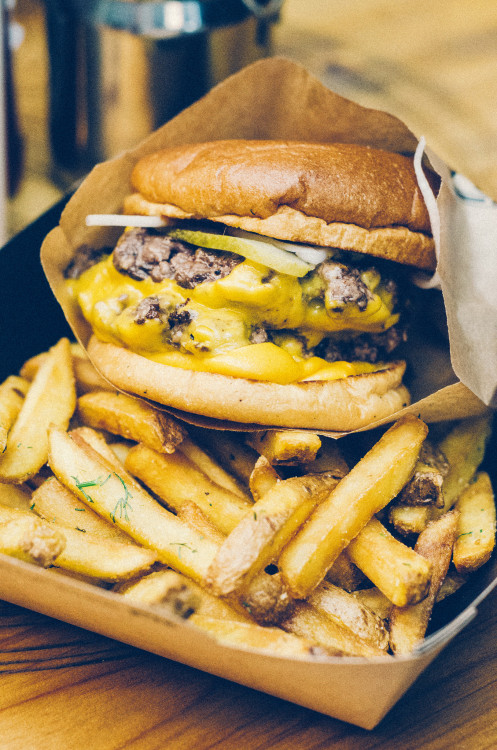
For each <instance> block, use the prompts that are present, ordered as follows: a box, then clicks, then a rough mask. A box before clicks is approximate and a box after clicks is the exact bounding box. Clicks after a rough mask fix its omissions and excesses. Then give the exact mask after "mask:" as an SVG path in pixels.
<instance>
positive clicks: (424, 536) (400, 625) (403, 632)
mask: <svg viewBox="0 0 497 750" xmlns="http://www.w3.org/2000/svg"><path fill="white" fill-rule="evenodd" d="M458 516H459V513H458V512H457V511H455V510H454V511H451V512H449V513H446V514H445V515H444V516H442V517H441V518H439V519H438V520H436V521H432V522H431V523H430V524H428V526H427V527H426V529H425V530H424V531H423V532H422V533H421V534H420V535H419V539H418V541H417V542H416V546H415V548H414V549H415V551H416V552H417V553H418V554H420V555H422V556H423V557H426V559H427V560H429V561H430V562H431V564H432V568H433V573H432V577H431V583H430V589H429V592H428V595H427V596H426V597H425V598H424V599H423V600H422V601H421V602H419V603H418V604H412V605H410V606H407V607H393V609H392V611H391V613H390V648H391V649H392V651H393V653H394V654H407V653H410V652H411V651H413V650H414V649H415V648H416V646H417V645H418V644H419V643H420V642H421V641H422V640H423V638H424V636H425V633H426V628H427V627H428V623H429V620H430V617H431V613H432V609H433V605H434V603H435V600H436V598H437V595H438V592H439V590H440V587H441V585H442V583H443V580H444V578H445V576H446V575H447V570H448V568H449V564H450V561H451V557H452V549H453V546H454V542H455V540H456V536H457V529H458V523H459V519H458Z"/></svg>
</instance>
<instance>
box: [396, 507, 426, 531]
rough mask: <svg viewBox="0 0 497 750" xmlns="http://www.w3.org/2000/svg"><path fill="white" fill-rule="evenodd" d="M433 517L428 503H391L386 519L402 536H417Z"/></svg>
mask: <svg viewBox="0 0 497 750" xmlns="http://www.w3.org/2000/svg"><path fill="white" fill-rule="evenodd" d="M432 517H433V508H432V506H430V505H400V504H399V505H397V504H396V505H392V506H391V508H389V509H388V520H389V521H390V523H391V524H392V526H393V527H394V529H395V530H396V531H398V533H399V534H402V536H411V535H416V536H418V535H419V534H421V532H422V531H423V529H426V526H427V524H428V523H429V522H430V520H431V519H432Z"/></svg>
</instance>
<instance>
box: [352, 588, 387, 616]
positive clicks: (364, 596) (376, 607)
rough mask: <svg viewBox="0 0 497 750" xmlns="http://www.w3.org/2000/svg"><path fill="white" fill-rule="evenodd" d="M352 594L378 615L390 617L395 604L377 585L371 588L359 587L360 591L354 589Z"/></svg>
mask: <svg viewBox="0 0 497 750" xmlns="http://www.w3.org/2000/svg"><path fill="white" fill-rule="evenodd" d="M352 596H354V597H355V598H356V599H357V600H358V601H360V602H361V603H362V604H364V606H365V607H367V608H368V609H370V610H371V611H372V612H374V613H375V614H376V615H378V617H379V618H381V619H382V620H388V618H389V617H390V612H391V611H392V607H393V604H392V602H391V601H390V599H387V597H386V596H385V594H384V593H383V592H382V591H380V589H377V588H376V586H373V587H372V588H370V589H359V590H358V591H353V592H352Z"/></svg>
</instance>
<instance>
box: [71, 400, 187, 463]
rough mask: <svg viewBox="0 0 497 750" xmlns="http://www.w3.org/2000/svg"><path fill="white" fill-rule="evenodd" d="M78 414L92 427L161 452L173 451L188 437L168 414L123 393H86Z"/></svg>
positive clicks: (79, 403) (79, 404) (79, 405)
mask: <svg viewBox="0 0 497 750" xmlns="http://www.w3.org/2000/svg"><path fill="white" fill-rule="evenodd" d="M78 414H79V416H80V418H81V419H82V421H83V422H84V423H85V424H86V425H88V426H89V427H95V428H97V429H100V430H107V432H112V433H113V434H114V435H120V436H121V437H123V438H126V439H127V440H135V441H136V442H137V443H145V445H148V446H149V447H150V448H153V449H154V450H156V451H159V453H173V452H174V451H175V450H176V447H177V446H178V445H179V444H180V443H181V441H182V440H183V438H184V437H185V431H184V429H183V428H182V427H181V426H180V425H179V423H178V422H176V420H175V419H173V418H172V417H170V416H169V415H168V414H166V413H165V412H161V411H159V410H158V409H154V408H153V407H152V406H149V405H148V404H146V403H144V402H143V401H140V400H139V399H137V398H132V397H131V396H126V395H124V394H123V393H117V392H115V393H111V392H109V391H93V392H92V393H86V394H85V395H84V396H80V397H79V399H78Z"/></svg>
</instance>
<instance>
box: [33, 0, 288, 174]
mask: <svg viewBox="0 0 497 750" xmlns="http://www.w3.org/2000/svg"><path fill="white" fill-rule="evenodd" d="M282 3H283V0H167V1H166V2H164V1H160V2H158V1H157V0H136V1H134V0H45V6H46V21H47V37H48V49H49V61H50V142H51V147H52V153H53V157H54V160H55V162H56V164H58V165H59V166H61V167H63V168H66V169H72V168H77V167H78V166H79V167H82V166H83V167H86V166H90V165H92V164H94V163H96V162H98V161H102V160H103V159H106V158H108V157H110V156H113V155H114V154H116V153H118V152H120V151H122V150H123V149H126V148H128V147H130V146H133V145H135V144H136V143H137V142H138V141H140V140H141V139H142V138H143V137H144V136H145V135H147V134H148V133H150V132H151V131H152V130H154V129H155V128H157V127H158V126H159V125H161V124H163V123H164V122H166V121H167V120H168V119H170V118H171V117H172V116H174V115H175V114H177V113H178V112H179V111H181V110H182V109H184V108H185V107H187V106H188V105H190V104H191V103H192V102H194V101H195V100H196V99H198V98H199V97H200V96H202V95H203V94H204V93H206V92H207V91H208V90H209V89H210V88H211V87H212V86H213V85H214V84H216V83H218V82H219V81H221V80H222V79H223V78H225V77H227V76H228V75H230V74H231V73H234V72H236V71H237V70H239V69H240V68H242V67H243V66H244V65H246V64H248V63H250V62H253V61H254V60H256V59H259V58H261V57H264V56H266V55H268V54H269V53H270V42H271V27H272V24H273V23H274V21H276V20H277V17H278V13H279V10H280V8H281V5H282Z"/></svg>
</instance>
